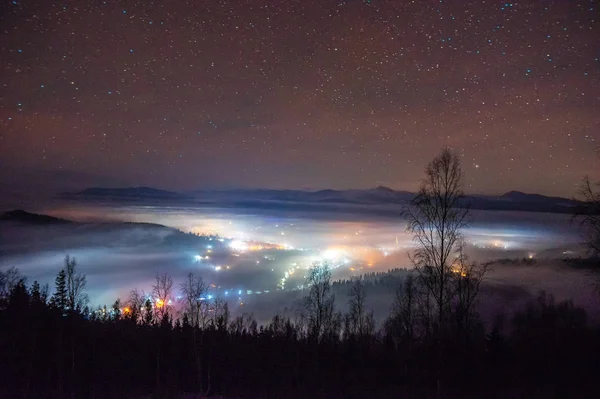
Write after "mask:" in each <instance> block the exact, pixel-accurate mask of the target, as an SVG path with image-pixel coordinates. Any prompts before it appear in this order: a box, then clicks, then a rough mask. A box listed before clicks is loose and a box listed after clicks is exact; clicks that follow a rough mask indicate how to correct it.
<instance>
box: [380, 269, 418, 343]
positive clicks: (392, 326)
mask: <svg viewBox="0 0 600 399" xmlns="http://www.w3.org/2000/svg"><path fill="white" fill-rule="evenodd" d="M417 301H418V295H417V286H416V284H415V279H414V277H413V275H412V274H409V275H408V276H407V277H406V279H405V280H404V282H403V283H402V285H401V286H400V287H399V288H398V290H397V291H396V295H395V298H394V303H393V305H392V311H391V314H390V316H389V318H388V319H387V320H386V323H385V329H386V330H387V332H388V333H389V334H391V335H392V336H393V337H395V338H400V339H403V340H407V341H412V340H413V339H414V338H415V329H416V326H417V320H418V303H417Z"/></svg>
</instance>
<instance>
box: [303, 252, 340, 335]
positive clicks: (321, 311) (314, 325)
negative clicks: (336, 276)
mask: <svg viewBox="0 0 600 399" xmlns="http://www.w3.org/2000/svg"><path fill="white" fill-rule="evenodd" d="M306 285H308V286H309V287H310V288H309V292H308V295H307V296H306V297H305V298H304V307H303V314H302V316H303V318H304V319H305V320H306V324H307V328H308V336H309V337H311V338H314V339H317V340H319V339H321V338H322V337H323V335H324V334H325V332H326V331H328V330H329V329H330V327H331V324H332V322H333V316H334V301H335V297H334V295H333V294H332V293H331V270H330V269H329V265H327V264H326V263H325V264H319V263H314V264H313V265H312V267H311V268H310V269H309V271H308V276H307V278H306Z"/></svg>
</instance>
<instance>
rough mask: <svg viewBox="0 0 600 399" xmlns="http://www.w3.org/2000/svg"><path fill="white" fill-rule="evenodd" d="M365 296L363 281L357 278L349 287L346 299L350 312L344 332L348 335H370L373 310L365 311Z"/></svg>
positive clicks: (373, 327) (372, 323)
mask: <svg viewBox="0 0 600 399" xmlns="http://www.w3.org/2000/svg"><path fill="white" fill-rule="evenodd" d="M366 298H367V295H366V293H365V286H364V283H363V281H362V280H360V279H357V280H356V281H355V282H354V284H352V287H351V288H350V294H349V299H348V305H349V307H350V312H349V314H348V322H347V326H346V330H347V331H346V333H348V334H349V335H355V336H360V337H364V336H368V335H370V334H371V333H372V332H373V330H374V329H375V325H374V324H375V323H374V317H373V312H372V311H371V312H367V311H366V309H365V302H366Z"/></svg>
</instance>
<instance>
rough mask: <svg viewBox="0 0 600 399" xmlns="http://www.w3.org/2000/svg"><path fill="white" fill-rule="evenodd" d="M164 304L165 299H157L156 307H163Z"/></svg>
mask: <svg viewBox="0 0 600 399" xmlns="http://www.w3.org/2000/svg"><path fill="white" fill-rule="evenodd" d="M163 306H165V301H163V300H162V299H160V298H159V299H157V300H156V307H157V308H162V307H163Z"/></svg>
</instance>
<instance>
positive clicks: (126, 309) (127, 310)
mask: <svg viewBox="0 0 600 399" xmlns="http://www.w3.org/2000/svg"><path fill="white" fill-rule="evenodd" d="M130 312H131V309H129V308H123V313H125V314H127V313H130Z"/></svg>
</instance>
